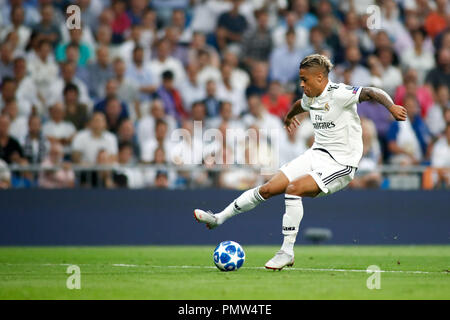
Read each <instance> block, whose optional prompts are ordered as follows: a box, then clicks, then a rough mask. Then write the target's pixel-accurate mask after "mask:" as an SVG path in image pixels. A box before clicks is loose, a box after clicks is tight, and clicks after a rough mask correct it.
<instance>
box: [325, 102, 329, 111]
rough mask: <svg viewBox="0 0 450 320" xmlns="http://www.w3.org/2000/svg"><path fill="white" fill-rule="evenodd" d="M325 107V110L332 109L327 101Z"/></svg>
mask: <svg viewBox="0 0 450 320" xmlns="http://www.w3.org/2000/svg"><path fill="white" fill-rule="evenodd" d="M324 109H325V111H330V105H329V104H328V102H327V103H325V106H324Z"/></svg>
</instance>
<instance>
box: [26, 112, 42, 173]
mask: <svg viewBox="0 0 450 320" xmlns="http://www.w3.org/2000/svg"><path fill="white" fill-rule="evenodd" d="M21 144H22V147H23V155H24V157H25V158H26V159H27V160H28V163H31V164H40V163H41V162H42V161H43V160H44V157H45V156H46V154H47V150H48V149H49V141H48V140H47V139H46V138H45V136H44V135H43V134H42V124H41V118H40V117H39V116H37V115H32V116H30V118H29V119H28V134H27V135H26V136H25V139H24V140H23V141H21Z"/></svg>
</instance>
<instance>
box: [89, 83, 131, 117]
mask: <svg viewBox="0 0 450 320" xmlns="http://www.w3.org/2000/svg"><path fill="white" fill-rule="evenodd" d="M118 88H119V83H118V82H117V80H116V79H114V78H111V79H109V80H107V81H106V85H105V90H104V91H105V95H104V98H102V99H101V100H100V101H99V102H97V103H96V104H95V106H94V111H97V112H103V113H105V114H106V109H107V108H106V107H107V105H108V101H109V100H111V99H117V100H118V102H119V106H120V108H119V116H120V118H121V119H126V118H128V106H127V105H126V103H125V102H124V101H121V100H120V99H119V98H118V96H117V92H118Z"/></svg>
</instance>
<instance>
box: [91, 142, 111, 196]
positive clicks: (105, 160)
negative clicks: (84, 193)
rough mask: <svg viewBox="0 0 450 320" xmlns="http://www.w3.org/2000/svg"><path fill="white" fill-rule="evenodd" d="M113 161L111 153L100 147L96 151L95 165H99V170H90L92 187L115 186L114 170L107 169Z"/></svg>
mask: <svg viewBox="0 0 450 320" xmlns="http://www.w3.org/2000/svg"><path fill="white" fill-rule="evenodd" d="M113 164H114V161H113V160H112V157H111V154H109V153H108V151H106V150H105V149H100V150H99V151H98V153H97V158H96V165H97V167H100V170H97V171H94V172H92V185H91V186H92V187H96V188H106V189H112V188H115V186H116V184H115V182H114V172H113V170H110V169H108V167H110V166H112V165H113Z"/></svg>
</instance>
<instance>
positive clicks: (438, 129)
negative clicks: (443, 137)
mask: <svg viewBox="0 0 450 320" xmlns="http://www.w3.org/2000/svg"><path fill="white" fill-rule="evenodd" d="M449 91H450V89H449V88H448V87H447V86H446V85H440V86H439V87H438V88H437V90H436V101H435V103H434V104H433V105H432V106H431V108H430V110H428V114H427V117H426V118H425V121H426V123H427V126H428V128H430V131H431V133H432V134H433V135H434V136H435V137H437V136H439V135H440V134H441V133H443V132H444V129H445V126H446V123H445V118H444V114H445V112H446V110H450V93H449Z"/></svg>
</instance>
